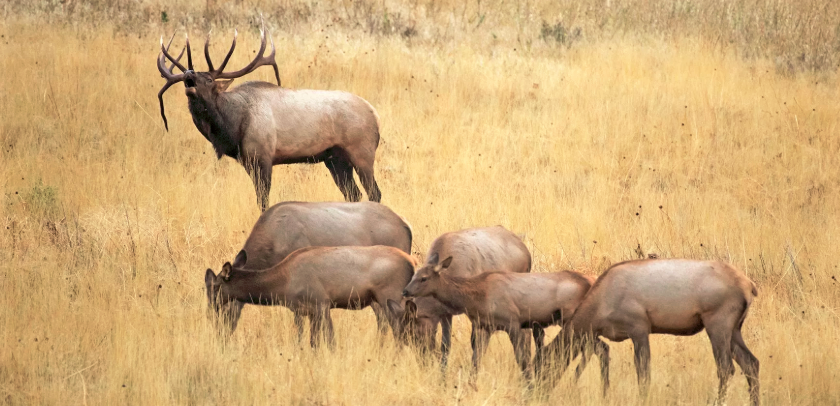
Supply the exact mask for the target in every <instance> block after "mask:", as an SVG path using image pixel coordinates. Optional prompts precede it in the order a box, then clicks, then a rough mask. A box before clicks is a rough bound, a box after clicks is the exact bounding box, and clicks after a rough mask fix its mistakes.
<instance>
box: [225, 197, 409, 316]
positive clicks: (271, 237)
mask: <svg viewBox="0 0 840 406" xmlns="http://www.w3.org/2000/svg"><path fill="white" fill-rule="evenodd" d="M411 239H412V235H411V226H410V225H409V224H408V223H407V222H406V221H405V220H404V219H403V218H402V217H400V216H399V215H398V214H396V213H394V212H393V211H392V210H391V209H389V208H388V207H386V206H384V205H382V204H379V203H374V202H354V203H348V202H284V203H279V204H275V205H274V206H271V208H269V209H268V210H266V211H265V212H263V214H262V215H261V216H260V217H259V219H257V222H256V223H255V224H254V227H253V228H252V229H251V234H249V235H248V239H247V240H246V241H245V245H244V246H243V247H242V250H243V251H245V252H247V253H248V262H247V263H246V264H244V265H242V269H243V270H260V269H267V268H269V267H271V266H273V265H275V264H277V263H278V262H280V261H282V260H283V259H284V258H286V257H287V256H288V255H289V254H291V253H292V252H294V251H295V250H298V249H300V248H306V247H312V246H322V247H338V246H373V245H387V246H391V247H394V248H397V249H399V250H401V251H403V252H405V253H406V254H411ZM244 305H245V302H239V301H233V302H231V303H229V304H228V305H227V306H225V307H224V309H222V314H223V315H224V320H225V321H226V322H227V324H228V327H229V328H230V329H231V331H233V330H234V329H236V324H237V323H238V321H239V317H240V315H241V312H242V307H243V306H244ZM373 309H374V313H376V319H377V322H378V324H379V326H380V328H383V329H384V328H385V317H384V314H383V310H384V309H382V308H380V307H379V306H378V305H377V306H373ZM296 323H300V321H296Z"/></svg>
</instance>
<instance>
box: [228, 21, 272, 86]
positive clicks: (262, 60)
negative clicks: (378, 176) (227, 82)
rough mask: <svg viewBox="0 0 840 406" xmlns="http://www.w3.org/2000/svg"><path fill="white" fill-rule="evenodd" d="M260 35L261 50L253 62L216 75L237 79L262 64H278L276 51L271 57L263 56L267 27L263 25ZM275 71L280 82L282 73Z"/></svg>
mask: <svg viewBox="0 0 840 406" xmlns="http://www.w3.org/2000/svg"><path fill="white" fill-rule="evenodd" d="M260 37H261V39H262V40H261V43H260V50H259V52H257V57H256V58H254V60H253V61H251V63H249V64H248V65H247V66H245V67H244V68H242V69H240V70H238V71H236V72H230V73H223V72H220V73H219V74H218V75H217V76H216V77H217V78H221V79H236V78H238V77H242V76H244V75H247V74H248V73H251V72H253V71H254V70H255V69H257V68H258V67H260V66H262V65H272V64H274V65H276V63H275V62H274V52H272V54H271V55H270V56H269V57H265V56H263V54H264V53H265V27H263V29H262V30H261V35H260ZM272 42H273V40H272ZM275 72H277V78H278V82H279V81H280V80H279V78H280V74H279V72H278V71H275Z"/></svg>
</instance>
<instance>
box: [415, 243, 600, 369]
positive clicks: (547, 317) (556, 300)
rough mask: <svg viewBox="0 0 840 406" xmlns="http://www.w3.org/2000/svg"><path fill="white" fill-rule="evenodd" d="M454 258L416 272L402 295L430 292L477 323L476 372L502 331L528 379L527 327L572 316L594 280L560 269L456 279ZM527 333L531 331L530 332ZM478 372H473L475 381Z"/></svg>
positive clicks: (484, 274) (501, 273)
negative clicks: (451, 270) (449, 270)
mask: <svg viewBox="0 0 840 406" xmlns="http://www.w3.org/2000/svg"><path fill="white" fill-rule="evenodd" d="M452 261H453V257H447V258H446V259H444V260H443V261H441V262H440V263H439V264H437V265H435V266H434V267H424V268H423V269H421V270H419V271H417V273H415V274H414V277H413V278H412V279H411V282H410V283H409V284H408V286H406V287H405V290H404V291H403V296H407V297H408V296H417V297H425V296H431V297H433V298H435V299H437V300H438V301H440V302H441V303H443V304H444V305H446V306H447V307H449V308H452V309H463V311H464V312H465V313H466V314H467V317H469V318H470V321H471V322H472V325H473V338H472V349H473V357H472V362H473V372H476V371H477V370H478V365H479V363H480V362H481V357H482V355H483V354H484V351H485V350H486V349H487V344H488V342H489V340H490V335H491V334H493V333H494V332H495V331H504V332H506V333H507V334H508V336H509V337H510V342H511V344H513V352H514V355H515V356H516V361H517V363H518V364H519V367H520V368H522V373H523V375H525V377H526V378H530V368H529V364H530V360H531V353H530V346H526V345H524V344H525V342H526V340H527V342H530V337H528V336H527V335H526V334H524V333H523V329H525V328H534V330H535V333H534V336H535V338H536V337H537V333H536V330H537V329H539V332H540V333H539V334H540V337H539V338H538V339H537V343H539V342H540V341H541V340H542V338H543V337H542V334H543V332H542V330H543V328H544V327H548V326H551V325H554V324H561V323H563V322H564V321H566V320H568V319H570V318H571V316H572V315H573V314H574V312H575V309H576V308H577V307H578V305H579V304H580V302H581V301H582V300H583V298H584V296H585V295H586V292H588V291H589V288H590V286H591V285H592V282H593V279H592V278H589V277H587V276H584V275H583V274H580V273H577V272H573V271H562V272H557V273H528V274H522V273H507V272H487V273H482V274H479V275H476V276H470V277H458V276H452V275H450V274H448V273H447V272H445V270H446V269H447V268H448V267H449V266H450V264H451V263H452ZM526 331H527V330H526ZM474 378H475V374H473V379H474Z"/></svg>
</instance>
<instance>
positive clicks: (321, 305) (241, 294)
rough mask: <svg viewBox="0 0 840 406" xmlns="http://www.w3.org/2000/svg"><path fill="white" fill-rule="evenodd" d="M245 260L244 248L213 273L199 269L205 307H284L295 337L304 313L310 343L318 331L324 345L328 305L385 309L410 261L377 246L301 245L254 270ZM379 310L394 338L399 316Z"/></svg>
mask: <svg viewBox="0 0 840 406" xmlns="http://www.w3.org/2000/svg"><path fill="white" fill-rule="evenodd" d="M247 260H248V256H247V253H246V252H245V251H240V252H239V254H238V255H237V256H236V259H235V260H234V262H233V264H231V263H230V262H226V263H225V264H224V265H223V266H222V270H221V272H219V275H216V274H214V273H213V270H211V269H208V270H207V272H205V275H204V283H205V286H206V288H207V300H208V303H209V305H210V308H211V309H212V310H214V311H216V312H217V313H218V312H219V311H220V310H222V308H223V306H224V305H226V304H227V303H229V302H231V301H237V302H242V303H250V304H256V305H263V306H276V305H280V306H285V307H288V308H289V309H291V310H292V312H294V313H295V327H296V328H297V333H298V337H301V335H302V334H303V323H302V321H303V319H304V318H305V317H309V318H310V335H309V343H310V345H311V346H313V347H315V346H317V344H318V342H319V335H320V334H321V333H322V332H326V334H327V337H326V338H327V342H328V343H329V345H330V346H332V345H333V344H334V338H333V327H332V318H330V309H354V310H357V309H363V308H365V307H367V306H370V305H371V304H372V303H378V304H379V306H380V307H382V308H383V309H387V308H386V301H387V300H399V298H400V296H401V295H402V293H401V292H402V290H403V288H404V287H405V285H406V284H407V283H408V282H409V281H410V280H411V276H412V275H413V274H414V266H415V261H414V259H413V258H411V257H410V256H408V254H406V253H404V252H402V251H400V250H398V249H396V248H394V247H386V246H382V245H376V246H373V247H308V248H301V249H299V250H297V251H295V252H293V253H292V254H291V255H289V256H288V257H286V259H284V260H283V261H281V262H280V263H278V264H276V265H274V266H272V267H271V268H268V269H265V270H260V271H250V270H245V269H244V268H243V267H244V266H245V264H246V263H247ZM385 314H386V317H387V318H388V322H389V323H390V325H391V327H392V330H393V332H394V336H395V337H396V338H397V339H399V338H400V336H399V331H400V330H399V326H398V323H399V320H398V319H397V318H396V317H395V315H393V314H392V313H390V312H389V311H387V310H386V311H385Z"/></svg>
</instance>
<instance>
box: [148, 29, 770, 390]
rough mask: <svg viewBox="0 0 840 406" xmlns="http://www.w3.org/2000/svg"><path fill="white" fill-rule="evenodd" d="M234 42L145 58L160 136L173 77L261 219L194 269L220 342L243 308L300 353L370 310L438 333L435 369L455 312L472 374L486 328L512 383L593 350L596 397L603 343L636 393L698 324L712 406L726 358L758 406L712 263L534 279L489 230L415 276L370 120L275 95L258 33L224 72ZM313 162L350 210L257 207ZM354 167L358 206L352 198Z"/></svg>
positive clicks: (453, 236)
mask: <svg viewBox="0 0 840 406" xmlns="http://www.w3.org/2000/svg"><path fill="white" fill-rule="evenodd" d="M171 42H172V41H171V40H170V44H171ZM235 47H236V34H234V39H233V44H232V45H231V47H230V50H229V51H228V53H227V55H226V56H225V58H224V60H223V61H222V63H221V65H219V67H218V68H214V65H213V63H212V62H211V59H210V56H209V37H208V39H207V42H205V46H204V55H205V58H206V62H207V66H208V71H207V72H196V71H195V70H194V68H193V60H192V53H191V50H190V46H189V39H187V40H186V45H185V50H186V55H187V66H186V67H185V66H183V65H182V64H181V62H180V60H181V58H182V57H183V54H184V51H181V54H180V55H178V56H177V57H173V56H172V55H171V54H170V53H169V45H167V46H164V45H163V40H162V39H161V53H160V55H159V56H158V60H157V66H158V70H159V72H160V74H161V76H162V77H163V78H164V79H166V84H165V85H164V87H163V88H162V89H161V91H160V93H159V94H158V98H159V100H160V107H161V116H162V118H163V120H164V123H165V124H166V126H167V129H168V123H167V120H166V116H165V114H164V109H163V98H162V95H163V93H164V92H165V91H166V90H167V89H168V88H169V87H171V86H172V85H174V84H175V83H178V82H184V85H185V87H186V96H187V99H188V106H189V111H190V113H191V115H192V118H193V123H194V124H195V126H196V127H197V128H198V130H199V132H201V134H202V135H204V137H205V138H207V140H208V141H210V143H211V144H212V145H213V148H214V149H215V150H216V153H217V156H218V158H221V157H222V156H225V155H226V156H229V157H232V158H234V159H237V160H238V161H239V162H240V163H241V164H242V165H243V166H244V167H245V170H246V171H247V172H248V173H249V175H250V176H251V177H252V179H253V182H254V186H255V189H256V194H257V202H258V204H259V206H260V208H261V209H262V210H263V213H262V215H261V216H260V217H259V219H258V220H257V222H256V224H255V225H254V227H253V229H252V231H251V234H250V235H249V236H248V238H247V240H246V241H245V244H244V246H243V247H242V249H241V251H240V252H239V254H238V255H237V256H236V258H235V259H234V261H233V263H229V262H228V263H225V264H224V265H223V266H222V268H221V271H220V272H219V273H218V274H215V273H214V272H213V271H212V270H211V269H207V271H206V273H205V279H204V280H205V286H206V292H207V301H208V303H209V306H210V309H211V310H212V312H211V314H212V315H213V317H214V318H216V319H217V320H219V321H220V323H221V325H222V328H223V329H224V330H227V332H228V333H232V332H233V331H234V330H235V329H236V326H237V322H238V320H239V317H240V314H241V311H242V308H243V306H244V305H246V304H253V305H262V306H272V305H279V306H284V307H287V308H288V309H290V310H291V311H292V313H293V314H294V321H295V322H294V325H295V327H296V329H297V334H298V338H299V339H302V338H303V337H302V336H303V328H304V324H305V319H307V318H308V319H309V326H310V327H309V328H310V334H309V340H310V344H311V345H312V346H317V345H318V344H319V342H321V341H325V342H326V343H327V344H328V345H330V346H331V345H332V343H333V342H334V340H335V338H334V335H333V328H332V320H331V318H330V309H333V308H341V309H354V310H359V309H363V308H366V307H368V306H370V307H371V308H372V309H373V311H374V313H375V315H376V320H377V324H378V328H379V329H380V331H382V332H385V331H387V330H391V332H392V333H393V336H394V338H395V340H396V341H397V342H398V343H399V344H400V345H408V346H411V347H414V348H417V349H418V350H420V351H422V352H433V351H437V347H438V346H437V342H436V337H437V331H438V329H440V331H441V334H440V337H441V339H440V347H439V348H440V349H439V353H440V361H441V366H442V368H443V369H444V370H445V368H446V364H447V360H448V355H449V352H450V349H451V346H452V339H451V337H452V320H453V317H454V316H456V315H459V314H465V315H466V316H467V318H468V319H469V321H470V323H471V326H472V327H471V336H470V343H471V346H472V366H473V372H475V371H477V369H478V367H479V364H480V361H481V358H482V355H483V354H484V352H485V350H486V349H487V345H488V342H489V338H490V336H491V334H493V333H494V332H496V331H503V332H505V333H506V334H507V335H508V337H509V338H510V341H511V343H512V344H513V349H514V356H515V359H516V362H517V364H518V365H519V367H520V368H521V370H522V374H523V376H524V377H525V379H527V380H529V381H530V380H531V379H535V380H536V382H537V383H538V384H540V385H543V384H545V385H548V387H551V386H553V384H554V382H555V381H556V380H557V379H558V377H559V376H560V374H562V372H563V371H564V370H565V369H566V367H567V366H568V365H569V364H570V362H571V361H572V360H573V359H575V358H576V357H578V356H580V358H581V362H580V363H579V364H578V367H577V371H576V377H578V376H580V374H581V373H582V371H583V369H584V368H585V366H586V364H587V360H588V358H589V357H590V356H592V355H595V356H597V357H598V358H599V360H600V363H599V364H600V368H601V379H602V385H603V391H604V394H606V393H607V389H608V387H609V365H610V358H609V346H608V345H607V343H606V342H605V341H603V339H604V338H605V339H608V340H610V341H624V340H627V339H630V340H632V342H633V346H634V353H635V356H634V359H635V366H636V373H637V378H638V382H639V389H640V392H641V393H642V394H644V393H646V391H647V388H648V384H649V380H650V345H649V335H650V334H670V335H677V336H688V335H694V334H697V333H699V332H700V331H702V330H704V329H705V330H706V332H707V334H708V336H709V340H710V341H711V344H712V352H713V355H714V359H715V362H716V364H717V374H718V378H719V382H720V385H719V390H718V399H720V400H722V399H723V398H724V396H725V394H726V388H727V383H728V380H729V378H730V377H731V376H732V375H733V374H734V367H733V358H734V361H735V362H736V363H738V365H739V366H740V367H741V369H742V370H743V372H744V375H745V376H746V379H747V383H748V387H749V394H750V399H751V402H752V404H754V405H758V404H759V380H758V373H759V362H758V360H757V359H756V357H755V356H754V355H753V354H752V353H751V352H750V350H749V349H748V348H747V346H746V344H745V343H744V339H743V337H742V334H741V327H742V324H743V323H744V319H745V317H746V315H747V311H748V310H749V307H750V305H751V303H752V301H753V299H754V298H755V297H756V296H757V295H758V291H757V289H756V286H755V284H754V283H753V282H752V281H750V280H749V279H748V278H747V277H746V276H745V275H744V273H742V272H740V271H739V270H737V269H735V268H734V267H732V266H730V265H728V264H726V263H723V262H719V261H702V260H691V259H648V260H634V261H627V262H622V263H619V264H615V265H613V266H612V267H610V268H609V269H607V270H606V271H604V272H603V273H602V274H601V275H600V276H599V277H598V278H597V279H596V278H593V277H592V276H589V275H585V274H582V273H578V272H575V271H561V272H553V273H545V272H532V266H531V254H530V253H529V251H528V248H527V247H526V246H525V244H523V242H522V241H521V240H520V239H519V238H518V237H517V236H516V235H515V234H513V233H512V232H510V231H508V230H507V229H505V228H503V227H501V226H495V227H486V228H472V229H465V230H460V231H453V232H449V233H445V234H443V235H441V236H439V237H438V238H437V239H435V240H434V241H433V242H432V244H431V246H430V249H429V251H428V252H427V253H426V256H425V258H426V260H425V263H423V264H422V265H421V266H419V267H418V264H417V263H416V261H415V259H414V258H413V257H412V256H411V247H412V231H411V227H410V226H409V224H408V223H407V222H406V221H405V219H403V218H402V217H401V216H399V215H397V214H396V213H394V212H393V211H392V210H391V209H389V208H388V207H386V206H384V205H381V204H379V203H378V202H379V201H380V199H381V193H380V191H379V187H378V185H377V183H376V180H375V178H374V173H373V167H374V166H373V165H374V157H375V155H376V149H377V146H378V144H379V117H378V115H377V113H376V111H375V110H374V109H373V107H372V106H371V105H370V104H369V103H368V102H367V101H365V100H364V99H362V98H360V97H358V96H355V95H352V94H349V93H345V92H339V91H321V90H293V89H286V88H282V87H280V77H279V71H278V68H277V64H276V62H275V60H274V54H275V50H274V44H273V41H272V43H271V48H272V49H271V53H270V54H269V55H268V56H265V55H264V54H265V50H266V35H265V29H264V28H263V30H262V35H261V44H260V48H259V51H257V52H256V55H257V56H256V58H255V59H254V60H253V61H252V62H251V63H249V64H248V65H246V66H245V67H244V68H242V69H240V70H238V71H235V72H225V71H224V70H225V68H226V67H227V64H228V61H229V60H230V57H231V55H232V54H233V51H234V48H235ZM167 60H168V62H167ZM168 63H171V65H170V66H168V67H167V64H168ZM263 65H270V66H272V67H273V68H274V73H275V78H276V80H277V85H274V84H272V83H266V82H248V83H245V84H243V85H241V86H238V87H235V88H232V89H229V87H230V85H231V82H232V81H233V80H234V79H236V78H239V77H242V76H244V75H246V74H248V73H250V72H253V71H254V70H255V69H257V68H258V67H260V66H263ZM175 68H177V69H179V70H180V71H181V73H174V69H175ZM317 162H324V163H325V164H326V166H327V168H328V169H329V171H330V174H331V175H332V178H333V180H334V181H335V183H336V185H337V186H338V188H339V189H340V190H341V193H342V194H343V195H344V198H345V200H347V201H348V202H333V203H330V202H324V203H308V202H284V203H280V204H277V205H275V206H273V207H271V208H269V207H268V196H269V190H270V187H271V172H272V166H273V165H278V164H289V163H317ZM354 170H355V171H356V173H357V174H358V175H359V179H360V180H361V182H362V186H363V187H364V189H365V191H366V192H367V194H368V198H369V200H371V202H359V200H361V192H360V191H359V188H358V187H357V186H356V184H355V181H354V180H353V171H354ZM554 325H556V326H560V327H561V331H560V333H559V334H558V335H557V336H556V337H555V338H554V339H553V340H552V341H551V342H550V343H547V344H546V343H545V333H544V329H545V328H546V327H548V326H554ZM531 336H533V339H534V343H535V345H534V347H535V348H534V350H533V351H532V349H531ZM532 370H533V372H532ZM475 375H476V374H475V373H473V374H472V375H471V376H472V377H473V379H474V377H475Z"/></svg>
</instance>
